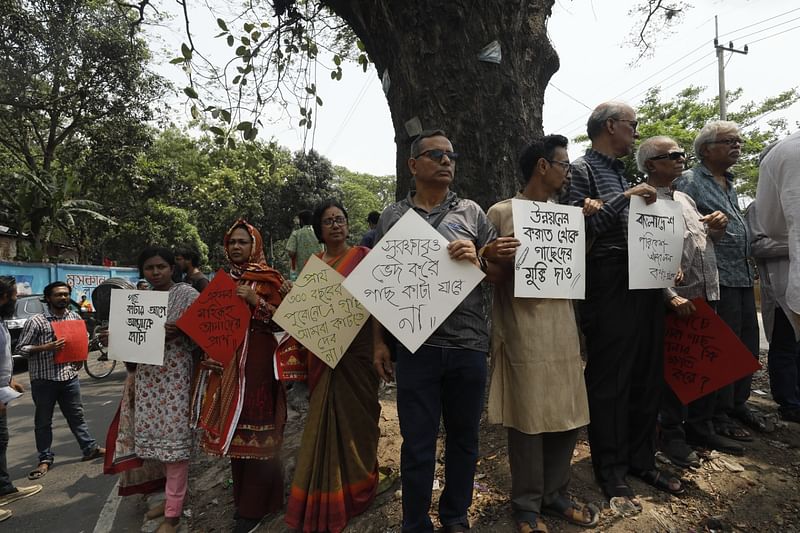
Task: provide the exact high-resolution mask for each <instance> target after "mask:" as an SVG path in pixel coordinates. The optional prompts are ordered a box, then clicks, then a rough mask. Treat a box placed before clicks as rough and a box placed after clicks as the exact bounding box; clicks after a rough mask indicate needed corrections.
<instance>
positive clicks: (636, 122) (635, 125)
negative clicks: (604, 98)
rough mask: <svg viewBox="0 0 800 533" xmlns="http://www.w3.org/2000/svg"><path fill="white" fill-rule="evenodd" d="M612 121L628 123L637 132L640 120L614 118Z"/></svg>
mask: <svg viewBox="0 0 800 533" xmlns="http://www.w3.org/2000/svg"><path fill="white" fill-rule="evenodd" d="M611 120H616V121H617V122H627V123H628V124H630V125H631V128H633V131H636V128H638V127H639V121H638V120H629V119H627V118H612V119H611Z"/></svg>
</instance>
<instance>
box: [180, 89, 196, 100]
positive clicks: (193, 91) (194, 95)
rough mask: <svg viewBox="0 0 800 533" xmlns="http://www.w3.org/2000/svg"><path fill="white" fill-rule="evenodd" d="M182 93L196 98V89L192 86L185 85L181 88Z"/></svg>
mask: <svg viewBox="0 0 800 533" xmlns="http://www.w3.org/2000/svg"><path fill="white" fill-rule="evenodd" d="M183 94H185V95H186V96H188V97H189V98H197V91H195V90H194V87H185V88H184V89H183Z"/></svg>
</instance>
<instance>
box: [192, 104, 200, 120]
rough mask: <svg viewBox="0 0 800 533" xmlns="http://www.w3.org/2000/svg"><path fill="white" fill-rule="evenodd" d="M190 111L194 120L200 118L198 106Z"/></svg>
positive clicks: (194, 106)
mask: <svg viewBox="0 0 800 533" xmlns="http://www.w3.org/2000/svg"><path fill="white" fill-rule="evenodd" d="M190 111H191V113H192V118H193V119H195V120H197V119H198V118H200V111H199V110H198V109H197V106H196V105H193V106H192V108H191V109H190Z"/></svg>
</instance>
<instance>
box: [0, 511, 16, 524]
mask: <svg viewBox="0 0 800 533" xmlns="http://www.w3.org/2000/svg"><path fill="white" fill-rule="evenodd" d="M12 514H13V513H12V512H11V511H9V510H8V509H0V522H2V521H3V520H5V519H6V518H11V515H12Z"/></svg>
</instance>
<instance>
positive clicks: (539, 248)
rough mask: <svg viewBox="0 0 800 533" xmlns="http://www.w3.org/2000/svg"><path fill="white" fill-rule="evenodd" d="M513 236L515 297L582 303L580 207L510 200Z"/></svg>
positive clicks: (583, 243)
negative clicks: (515, 249)
mask: <svg viewBox="0 0 800 533" xmlns="http://www.w3.org/2000/svg"><path fill="white" fill-rule="evenodd" d="M511 210H512V213H513V216H514V236H515V237H516V238H517V240H519V241H520V243H521V244H520V247H519V248H518V249H517V254H516V257H515V258H514V296H516V297H517V298H567V299H572V300H583V298H584V294H585V282H586V276H585V274H584V271H585V269H586V232H585V230H584V222H583V212H582V210H581V208H580V207H572V206H568V205H559V204H555V203H551V202H533V201H530V200H521V199H518V198H514V199H513V200H511Z"/></svg>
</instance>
